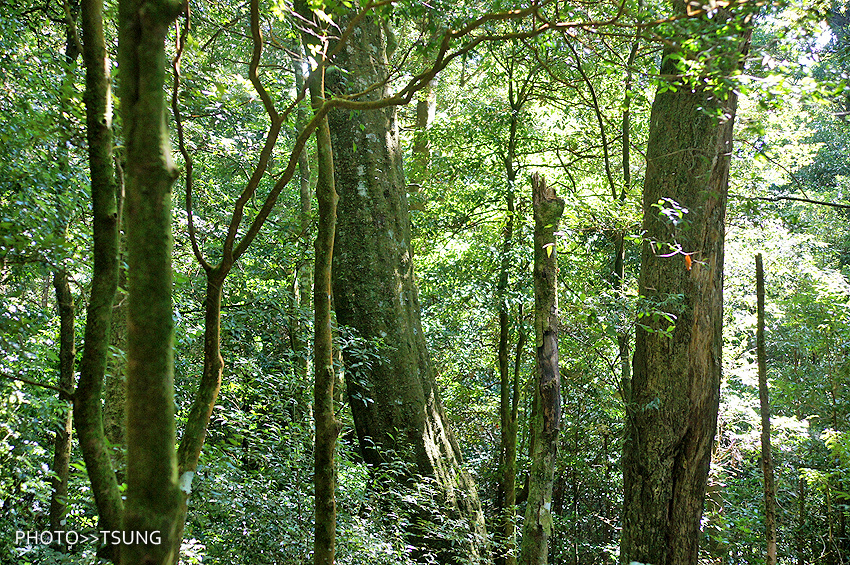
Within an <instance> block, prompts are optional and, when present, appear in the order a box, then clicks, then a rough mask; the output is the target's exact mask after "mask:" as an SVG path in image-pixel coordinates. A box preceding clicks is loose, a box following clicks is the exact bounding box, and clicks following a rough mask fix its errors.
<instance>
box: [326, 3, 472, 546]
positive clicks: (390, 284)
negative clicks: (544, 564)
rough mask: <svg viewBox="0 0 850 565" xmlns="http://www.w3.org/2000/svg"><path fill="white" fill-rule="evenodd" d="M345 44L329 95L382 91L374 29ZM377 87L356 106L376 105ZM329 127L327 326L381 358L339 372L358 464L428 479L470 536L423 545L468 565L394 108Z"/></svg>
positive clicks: (345, 117) (465, 500) (458, 461)
mask: <svg viewBox="0 0 850 565" xmlns="http://www.w3.org/2000/svg"><path fill="white" fill-rule="evenodd" d="M353 38H354V40H353V41H352V42H351V44H350V45H348V46H346V47H344V48H343V49H341V50H340V52H339V54H338V56H337V58H336V59H335V60H334V63H335V64H336V65H338V66H340V67H341V68H344V69H346V70H347V71H348V72H347V74H346V75H345V76H347V77H348V81H347V82H345V83H342V82H340V81H339V79H338V81H337V82H336V84H332V85H331V84H330V79H329V86H330V88H331V89H333V90H337V89H338V90H340V91H345V92H360V91H362V90H364V89H365V88H366V87H367V86H369V85H372V84H380V83H382V81H384V79H385V77H386V76H387V73H388V71H389V69H388V67H387V55H386V37H385V32H384V30H383V29H382V26H381V24H380V23H379V21H377V20H376V19H375V18H373V17H371V16H366V17H364V18H363V19H362V20H361V21H360V23H359V25H358V26H357V28H356V29H355V31H354V34H353ZM385 88H386V87H379V88H377V89H375V90H373V91H372V92H370V93H369V94H367V95H365V96H363V97H362V98H363V99H364V100H378V99H379V98H381V97H383V96H386V95H387V92H386V90H385ZM329 122H330V128H331V138H332V142H333V150H334V171H335V177H336V186H337V191H338V192H339V217H338V224H337V243H336V250H335V253H334V264H333V290H334V300H335V305H336V315H337V321H338V322H339V324H340V325H342V326H348V327H350V328H352V329H353V330H354V331H355V332H356V333H357V335H358V336H359V337H361V338H363V339H365V340H367V341H368V342H369V343H371V344H374V345H375V346H376V347H379V353H380V357H381V359H380V361H379V362H376V363H374V365H373V366H372V367H371V368H370V369H369V370H368V371H365V372H362V371H361V372H358V371H346V382H347V390H348V396H349V401H350V404H351V408H352V413H353V416H354V423H355V427H356V430H357V435H358V439H359V442H360V447H361V451H362V454H363V457H364V459H365V460H366V462H367V463H368V464H369V465H373V466H377V465H382V464H384V463H388V462H390V461H393V460H396V461H397V460H401V461H403V462H405V463H406V464H407V472H408V473H409V474H411V475H414V474H418V475H421V476H423V477H427V478H430V479H433V481H434V483H433V484H434V485H435V486H436V487H437V489H438V490H439V491H440V495H439V496H441V497H443V502H442V504H443V506H444V507H446V509H447V513H449V514H454V515H457V516H460V517H462V518H464V519H467V520H468V521H469V524H470V527H471V529H472V533H473V536H471V538H470V539H471V541H469V542H464V543H465V547H462V548H455V549H451V548H447V546H446V543H445V542H444V541H443V540H437V539H436V538H432V537H429V536H426V538H427V539H426V540H425V541H424V543H426V544H428V545H430V546H431V549H433V550H434V551H435V552H437V553H440V554H445V553H446V552H449V553H454V554H457V555H463V556H464V557H472V558H473V559H477V558H478V557H480V556H482V555H487V553H488V551H489V550H488V549H487V547H486V546H487V544H486V532H485V531H484V523H483V514H482V512H481V504H480V501H479V499H478V493H477V490H476V487H475V483H474V482H473V481H472V479H471V477H470V476H469V475H468V474H467V473H466V471H464V470H463V468H462V466H461V465H462V457H461V452H460V449H459V447H458V445H457V442H456V441H455V439H454V435H453V434H452V432H451V430H450V428H449V422H448V420H447V418H446V416H445V413H444V411H443V407H442V403H441V401H440V396H439V393H438V391H437V389H436V386H435V383H434V374H433V370H432V367H431V360H430V358H429V355H428V351H427V348H426V346H425V339H424V336H423V335H422V327H421V323H420V318H419V316H420V312H419V311H420V307H419V296H418V290H417V288H416V284H415V282H414V278H413V258H412V247H411V241H410V237H411V236H410V220H409V216H408V207H407V196H406V190H405V188H406V186H405V182H404V173H403V170H402V163H401V148H400V147H399V139H398V128H397V125H396V111H395V108H394V107H390V108H384V109H380V110H371V111H363V112H352V111H350V110H335V111H332V112H331V113H330V115H329ZM343 354H344V358H345V359H346V361H347V362H353V361H355V360H356V359H355V358H353V357H354V356H355V355H356V352H352V351H344V352H343ZM421 533H422V532H419V534H421ZM446 559H448V557H446Z"/></svg>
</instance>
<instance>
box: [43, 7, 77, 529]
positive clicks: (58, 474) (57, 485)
mask: <svg viewBox="0 0 850 565" xmlns="http://www.w3.org/2000/svg"><path fill="white" fill-rule="evenodd" d="M65 8H66V11H65V23H66V26H67V27H66V30H65V63H66V64H67V67H66V68H65V75H64V77H63V85H62V86H63V88H62V107H63V108H64V107H67V106H68V105H69V104H70V100H69V99H68V95H69V93H70V92H71V91H72V89H73V84H74V78H75V74H76V73H75V68H76V65H75V63H76V61H77V59H78V58H79V55H80V43H79V41H80V38H79V34H78V33H77V17H78V16H79V12H80V5H79V2H74V1H72V2H68V3H66V4H65ZM60 129H61V131H62V133H63V135H62V138H61V140H60V146H59V166H60V168H61V170H62V173H63V174H64V176H65V178H66V179H67V178H69V174H68V160H69V159H68V158H69V155H68V150H67V145H68V143H69V140H70V138H71V132H70V124H69V120H68V119H67V118H66V117H65V116H64V114H63V116H62V117H61V118H60ZM68 184H69V183H68V181H67V180H61V181H59V183H58V186H57V187H56V190H57V193H58V194H64V193H67V191H68V189H69V186H68ZM56 205H57V212H58V213H59V217H60V218H61V226H60V227H59V229H58V230H57V231H58V234H57V235H58V236H59V237H60V238H61V239H62V240H66V239H67V235H68V222H69V220H68V215H69V213H70V212H69V211H68V210H65V209H64V206H63V205H62V204H61V201H59V200H58V199H57V203H56ZM60 261H61V260H60ZM53 290H54V293H55V295H56V310H57V314H58V315H59V382H58V383H57V384H58V386H59V388H60V389H61V390H64V391H72V390H73V389H74V380H75V379H74V371H75V370H76V357H77V350H76V344H75V336H74V325H75V320H74V318H75V315H76V312H75V308H74V296H73V294H72V293H71V283H70V281H69V277H68V272H67V271H66V269H65V266H64V265H63V263H62V262H60V263H59V264H58V265H57V266H56V268H55V270H54V271H53ZM60 400H62V401H63V402H65V403H66V409H65V411H64V414H62V418H61V421H60V425H59V426H58V427H57V428H56V436H55V437H54V441H53V463H52V465H51V467H50V470H51V471H52V472H53V476H52V477H51V479H50V484H51V487H52V489H53V491H52V492H51V494H50V529H51V531H54V532H55V531H64V530H65V513H66V509H67V504H68V476H69V473H70V463H71V445H72V441H71V439H72V436H73V429H74V414H73V409H72V404H71V403H69V402H67V401H68V400H70V398H69V397H64V395H62V394H60Z"/></svg>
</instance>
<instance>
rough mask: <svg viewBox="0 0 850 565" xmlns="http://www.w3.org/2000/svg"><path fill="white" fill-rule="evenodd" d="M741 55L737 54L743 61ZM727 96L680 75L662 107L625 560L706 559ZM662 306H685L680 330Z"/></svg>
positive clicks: (629, 432) (631, 426) (630, 433)
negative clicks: (703, 538) (703, 521)
mask: <svg viewBox="0 0 850 565" xmlns="http://www.w3.org/2000/svg"><path fill="white" fill-rule="evenodd" d="M677 5H678V6H679V8H681V9H682V10H683V9H684V8H683V6H682V5H681V3H677ZM716 17H718V18H719V17H721V15H720V14H718V15H717V16H716ZM674 54H675V51H674V48H668V49H667V50H666V51H665V56H664V58H663V60H662V65H661V74H662V75H664V76H676V74H677V73H678V70H677V68H676V63H675V60H674V59H673V58H672V57H671V55H674ZM739 55H740V52H739V51H737V50H736V51H735V52H733V53H728V52H727V53H725V57H727V58H728V59H729V61H730V62H729V67H730V68H731V69H734V68H736V67H737V62H738V58H739ZM727 94H728V97H727V98H726V100H721V99H720V97H719V96H717V94H716V93H712V92H711V91H709V90H707V89H703V88H702V87H700V89H699V90H692V89H691V88H690V87H689V86H688V85H687V84H682V83H679V84H677V85H676V91H675V92H674V91H672V90H666V91H663V92H659V93H658V94H657V96H656V98H655V102H654V103H653V106H652V113H651V117H650V133H649V141H648V145H647V170H646V179H645V183H644V199H643V212H644V225H643V227H644V232H645V234H646V235H645V239H644V244H643V252H642V263H641V275H640V296H641V300H642V301H643V306H642V308H643V309H644V312H646V315H644V316H642V317H641V318H640V319H639V320H638V322H639V323H638V327H637V331H636V339H635V354H634V361H633V377H632V383H631V392H630V395H629V398H628V399H627V402H628V404H627V416H628V419H627V423H626V439H625V444H624V453H623V482H624V502H623V531H622V538H621V552H620V560H621V562H622V563H630V562H631V561H638V562H641V563H652V564H653V565H674V564H675V565H683V564H695V563H696V562H697V553H698V540H699V529H700V518H701V516H702V511H703V498H704V494H705V486H706V480H707V477H708V469H709V463H710V459H711V448H712V443H713V441H714V434H715V428H716V425H717V409H718V402H719V389H720V371H721V347H722V334H721V328H722V320H723V292H722V287H723V238H724V217H725V212H726V194H727V186H728V176H729V158H730V151H731V146H732V126H733V122H734V116H735V109H736V97H735V94H734V93H733V92H728V93H727ZM718 116H719V117H718ZM662 199H667V200H662ZM659 206H660V207H659ZM665 210H666V213H663V212H665ZM684 210H687V211H686V212H685V211H684ZM679 213H681V217H680V216H679V215H678V214H679ZM658 312H666V313H668V314H672V315H673V316H675V328H674V329H673V330H672V332H670V334H669V335H668V333H667V332H666V331H665V330H667V328H668V325H669V322H668V321H667V320H666V319H665V318H664V317H663V316H660V315H657V313H658Z"/></svg>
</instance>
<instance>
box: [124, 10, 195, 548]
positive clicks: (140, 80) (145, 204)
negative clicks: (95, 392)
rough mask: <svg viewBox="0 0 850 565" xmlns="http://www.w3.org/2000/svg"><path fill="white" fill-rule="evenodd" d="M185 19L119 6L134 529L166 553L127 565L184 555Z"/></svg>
mask: <svg viewBox="0 0 850 565" xmlns="http://www.w3.org/2000/svg"><path fill="white" fill-rule="evenodd" d="M182 9H183V4H182V2H175V1H173V0H171V1H168V0H160V1H150V0H122V1H121V2H120V4H119V63H120V66H121V108H122V117H123V122H124V131H125V138H126V155H127V164H126V168H125V179H126V190H127V197H126V229H127V265H128V269H129V272H128V293H129V295H128V303H127V503H126V504H127V505H126V510H125V515H124V526H125V528H126V531H129V532H154V531H157V532H159V533H160V536H161V538H160V543H158V544H154V543H147V544H145V543H134V544H129V545H122V547H121V562H122V564H123V565H136V564H145V565H148V564H150V565H154V564H156V565H167V564H172V563H175V562H176V561H177V558H178V553H179V547H180V543H179V540H175V538H176V535H177V530H178V514H179V509H180V503H181V492H180V490H179V489H178V485H177V456H176V455H177V454H176V449H175V443H176V434H175V425H174V358H173V337H174V336H173V329H174V328H173V320H172V302H171V277H172V275H171V249H172V237H171V187H172V185H173V183H174V181H175V180H176V178H177V175H178V172H177V169H176V168H175V166H174V164H173V163H172V161H171V148H170V144H169V142H168V129H167V127H166V125H165V111H166V106H165V99H164V96H163V84H164V81H165V68H166V58H165V44H164V41H165V37H166V34H167V32H168V28H169V26H170V25H171V23H172V22H173V21H174V20H175V18H176V17H177V16H178V14H179V13H180V12H181V10H182ZM116 255H117V253H116ZM134 541H138V540H134ZM175 542H176V543H175Z"/></svg>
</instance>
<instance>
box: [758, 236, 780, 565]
mask: <svg viewBox="0 0 850 565" xmlns="http://www.w3.org/2000/svg"><path fill="white" fill-rule="evenodd" d="M756 302H757V319H758V321H757V324H758V325H757V326H756V357H757V358H758V367H759V406H760V408H761V469H762V473H763V474H764V531H765V540H766V541H767V559H766V560H765V563H767V565H776V486H775V483H774V481H773V455H772V454H771V452H770V401H769V400H768V396H767V348H766V347H765V343H764V341H765V340H764V267H763V266H762V260H761V253H759V254H758V255H756Z"/></svg>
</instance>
